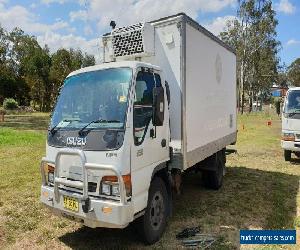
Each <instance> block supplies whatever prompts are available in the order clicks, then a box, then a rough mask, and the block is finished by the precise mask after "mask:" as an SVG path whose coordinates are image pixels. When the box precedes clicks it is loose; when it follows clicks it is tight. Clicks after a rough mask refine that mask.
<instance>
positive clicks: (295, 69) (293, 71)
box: [288, 58, 300, 87]
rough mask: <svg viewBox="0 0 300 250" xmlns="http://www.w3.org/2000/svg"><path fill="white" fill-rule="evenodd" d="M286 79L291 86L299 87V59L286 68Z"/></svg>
mask: <svg viewBox="0 0 300 250" xmlns="http://www.w3.org/2000/svg"><path fill="white" fill-rule="evenodd" d="M288 79H289V81H290V82H291V83H292V85H293V86H297V87H300V58H298V59H296V60H295V61H294V62H292V63H291V65H290V66H289V67H288Z"/></svg>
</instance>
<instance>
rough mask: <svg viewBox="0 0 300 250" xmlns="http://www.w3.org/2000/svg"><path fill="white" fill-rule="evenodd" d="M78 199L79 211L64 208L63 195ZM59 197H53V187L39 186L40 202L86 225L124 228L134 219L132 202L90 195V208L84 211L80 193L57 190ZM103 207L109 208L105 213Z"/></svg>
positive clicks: (54, 211)
mask: <svg viewBox="0 0 300 250" xmlns="http://www.w3.org/2000/svg"><path fill="white" fill-rule="evenodd" d="M64 195H65V196H69V197H73V198H76V199H78V202H79V211H78V212H73V211H71V210H68V209H66V208H64V203H63V196H64ZM58 198H59V199H55V194H54V188H53V187H49V186H45V185H43V186H42V187H41V202H42V203H43V204H45V205H46V206H47V207H48V208H50V209H51V210H52V212H53V213H55V214H57V215H60V216H64V217H67V218H69V219H73V220H77V221H81V222H82V223H83V224H84V225H86V226H88V227H92V228H95V227H107V228H124V227H126V226H127V225H128V224H129V223H130V222H132V221H133V219H134V212H133V206H132V203H131V202H129V203H127V204H122V203H120V202H114V201H106V200H101V199H97V198H92V197H90V206H89V207H90V209H89V211H88V212H87V213H85V212H84V211H83V209H82V201H81V200H80V195H78V194H77V193H73V192H68V191H62V190H60V191H59V197H58ZM103 208H109V211H110V212H107V211H106V213H105V212H104V211H103Z"/></svg>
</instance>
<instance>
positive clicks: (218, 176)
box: [202, 151, 225, 190]
mask: <svg viewBox="0 0 300 250" xmlns="http://www.w3.org/2000/svg"><path fill="white" fill-rule="evenodd" d="M207 163H208V164H209V165H210V167H211V168H212V169H215V170H204V171H203V173H202V179H203V182H204V185H205V187H207V188H210V189H214V190H218V189H220V187H221V186H222V184H223V179H224V175H225V161H224V157H223V154H222V151H220V152H217V153H215V154H214V155H212V156H211V157H210V158H209V160H208V162H207Z"/></svg>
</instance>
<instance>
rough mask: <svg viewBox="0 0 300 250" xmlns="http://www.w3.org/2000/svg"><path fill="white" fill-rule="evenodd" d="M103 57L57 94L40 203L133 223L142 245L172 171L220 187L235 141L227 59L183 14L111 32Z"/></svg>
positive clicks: (160, 213) (227, 51) (163, 203)
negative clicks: (197, 175) (191, 172)
mask: <svg viewBox="0 0 300 250" xmlns="http://www.w3.org/2000/svg"><path fill="white" fill-rule="evenodd" d="M103 54H104V61H105V63H103V64H101V65H97V66H93V67H88V68H83V69H81V70H78V71H75V72H73V73H71V74H70V75H69V76H68V77H67V79H66V81H65V83H64V87H63V88H62V90H61V93H60V96H59V99H58V102H57V105H56V107H55V110H54V113H53V117H52V121H51V124H50V128H49V135H48V142H47V150H46V157H45V158H44V159H43V160H42V164H41V171H42V176H43V185H42V191H41V192H42V196H41V200H42V202H43V203H44V204H46V205H47V206H49V207H50V208H51V209H53V211H54V212H56V213H58V214H61V215H63V216H67V217H69V218H72V219H79V220H81V221H83V223H84V224H85V225H87V226H89V227H115V228H124V227H126V226H127V225H128V224H129V223H130V222H132V221H133V220H135V219H136V222H137V225H138V226H139V228H140V230H139V232H140V233H141V234H142V236H143V238H144V240H145V242H146V243H150V244H151V243H154V242H155V241H157V240H158V239H159V238H160V236H161V235H162V233H163V231H164V229H165V226H166V223H167V219H168V217H169V216H170V214H171V211H172V191H171V185H172V183H174V185H175V186H177V187H178V186H179V184H180V173H181V172H183V171H186V170H187V169H189V168H191V167H198V168H199V169H201V170H202V171H203V178H204V182H205V184H206V185H207V186H209V187H211V188H214V189H218V188H219V187H220V186H221V185H222V181H223V175H224V172H225V161H226V159H225V147H226V146H227V145H229V144H232V143H234V142H235V141H236V56H235V54H234V52H233V51H232V50H231V48H230V47H228V46H227V45H226V44H224V43H223V42H221V41H220V40H219V39H218V38H217V37H215V36H214V35H212V34H211V33H210V32H209V31H207V30H206V29H204V28H203V27H202V26H200V25H199V24H198V23H196V22H195V21H193V20H192V19H191V18H189V17H188V16H186V15H185V14H178V15H175V16H170V17H166V18H162V19H159V20H156V21H153V22H150V23H140V24H136V25H132V26H128V27H124V28H117V29H114V30H113V31H112V32H111V33H109V34H106V35H104V37H103ZM172 176H173V177H175V178H173V181H171V180H172Z"/></svg>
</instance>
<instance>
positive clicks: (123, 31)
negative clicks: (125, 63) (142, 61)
mask: <svg viewBox="0 0 300 250" xmlns="http://www.w3.org/2000/svg"><path fill="white" fill-rule="evenodd" d="M111 36H112V46H113V56H114V57H115V58H117V57H118V58H119V57H124V58H132V57H134V58H135V57H142V56H151V55H154V27H153V26H152V25H151V24H150V23H138V24H134V25H131V26H127V27H123V28H116V29H114V30H113V31H112V33H111Z"/></svg>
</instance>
